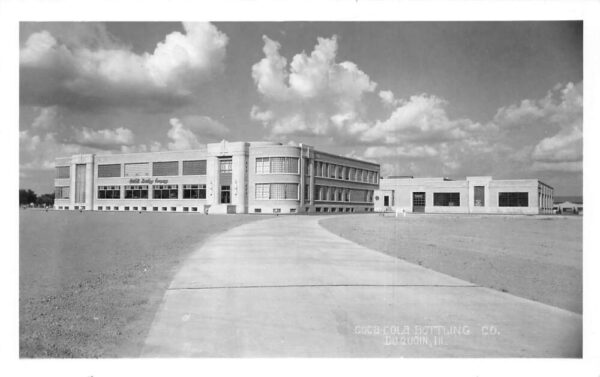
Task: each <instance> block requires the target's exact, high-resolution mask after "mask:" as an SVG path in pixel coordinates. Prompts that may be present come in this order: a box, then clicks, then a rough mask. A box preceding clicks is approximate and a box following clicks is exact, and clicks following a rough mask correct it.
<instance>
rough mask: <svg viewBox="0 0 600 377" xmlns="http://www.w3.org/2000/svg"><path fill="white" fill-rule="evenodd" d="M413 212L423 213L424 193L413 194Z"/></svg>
mask: <svg viewBox="0 0 600 377" xmlns="http://www.w3.org/2000/svg"><path fill="white" fill-rule="evenodd" d="M413 212H425V193H424V192H413Z"/></svg>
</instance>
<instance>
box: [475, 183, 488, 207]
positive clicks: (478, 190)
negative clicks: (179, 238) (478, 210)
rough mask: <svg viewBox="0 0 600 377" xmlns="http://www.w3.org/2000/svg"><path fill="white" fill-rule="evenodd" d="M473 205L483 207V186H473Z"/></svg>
mask: <svg viewBox="0 0 600 377" xmlns="http://www.w3.org/2000/svg"><path fill="white" fill-rule="evenodd" d="M473 205H474V206H475V207H485V187H484V186H474V187H473Z"/></svg>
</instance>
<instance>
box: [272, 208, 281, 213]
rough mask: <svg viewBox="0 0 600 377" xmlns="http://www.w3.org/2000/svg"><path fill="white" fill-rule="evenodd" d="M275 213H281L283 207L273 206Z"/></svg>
mask: <svg viewBox="0 0 600 377" xmlns="http://www.w3.org/2000/svg"><path fill="white" fill-rule="evenodd" d="M273 213H281V208H273Z"/></svg>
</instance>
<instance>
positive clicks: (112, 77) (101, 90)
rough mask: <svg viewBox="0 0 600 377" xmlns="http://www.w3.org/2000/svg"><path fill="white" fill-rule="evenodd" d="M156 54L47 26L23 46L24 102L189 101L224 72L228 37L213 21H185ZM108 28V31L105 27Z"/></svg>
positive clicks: (109, 103)
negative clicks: (62, 34) (72, 36)
mask: <svg viewBox="0 0 600 377" xmlns="http://www.w3.org/2000/svg"><path fill="white" fill-rule="evenodd" d="M183 27H184V33H180V32H172V33H170V34H168V35H167V36H166V37H165V39H164V41H162V42H160V43H158V44H157V45H156V48H155V49H154V51H153V52H152V53H147V52H146V53H142V54H138V53H135V52H133V51H132V50H131V48H130V47H128V46H115V44H114V42H112V41H111V43H110V44H109V43H108V42H102V41H103V40H104V39H106V38H99V39H98V40H97V41H96V43H97V44H101V43H104V44H108V46H107V45H97V46H95V47H90V46H88V45H85V44H81V43H84V42H85V41H87V39H86V40H83V41H82V40H70V41H63V40H59V39H57V38H56V37H55V36H54V35H52V34H51V33H50V32H48V31H46V30H43V31H39V32H35V33H33V34H31V35H30V36H29V37H28V38H27V40H26V41H25V43H24V46H23V47H22V48H21V50H20V74H21V82H20V92H21V101H22V103H24V104H29V105H41V106H50V105H62V106H66V107H76V108H79V109H82V108H83V109H85V108H97V107H102V106H132V105H137V106H149V107H153V106H159V107H160V106H162V107H172V106H178V105H183V104H185V103H188V102H189V101H190V99H191V97H192V95H193V93H194V90H195V89H196V88H197V87H198V86H199V85H200V84H202V83H203V82H205V81H207V80H208V79H209V78H210V77H211V76H213V75H214V74H216V73H219V72H221V71H222V70H223V60H224V57H225V47H226V45H227V42H228V38H227V36H226V35H225V34H223V33H222V32H220V31H219V30H218V29H217V28H216V27H215V26H214V25H211V24H208V23H184V24H183ZM103 32H105V30H104V31H103Z"/></svg>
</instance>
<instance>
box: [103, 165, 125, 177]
mask: <svg viewBox="0 0 600 377" xmlns="http://www.w3.org/2000/svg"><path fill="white" fill-rule="evenodd" d="M120 176H121V164H109V165H98V178H109V177H120Z"/></svg>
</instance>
